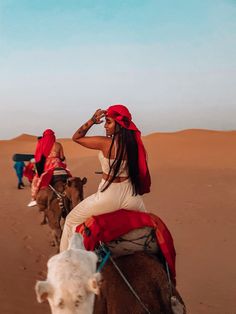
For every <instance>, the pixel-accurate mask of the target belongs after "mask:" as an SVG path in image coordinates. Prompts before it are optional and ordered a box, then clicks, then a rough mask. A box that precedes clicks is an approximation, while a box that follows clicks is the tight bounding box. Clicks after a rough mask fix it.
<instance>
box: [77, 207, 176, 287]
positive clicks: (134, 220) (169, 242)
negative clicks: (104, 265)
mask: <svg viewBox="0 0 236 314" xmlns="http://www.w3.org/2000/svg"><path fill="white" fill-rule="evenodd" d="M85 226H86V227H87V228H89V229H90V231H91V235H88V234H86V230H85ZM145 226H147V227H153V228H154V229H155V232H156V239H157V242H158V244H159V246H160V249H161V251H162V253H163V255H164V257H165V259H166V261H167V263H168V266H169V268H170V273H171V278H172V280H173V282H174V283H175V280H176V270H175V259H176V252H175V247H174V241H173V238H172V236H171V233H170V231H169V230H168V228H167V226H166V225H165V223H164V222H163V221H162V220H161V219H160V218H159V217H158V216H156V215H154V214H150V213H143V212H140V211H134V210H126V209H119V210H117V211H115V212H111V213H107V214H102V215H98V216H92V217H90V218H88V219H87V220H86V221H85V224H81V225H78V226H77V227H76V230H75V232H78V233H81V234H82V235H83V237H84V246H85V248H86V249H87V250H89V251H93V250H94V249H95V248H96V246H97V245H98V244H99V243H100V241H102V242H104V243H105V244H106V243H108V242H110V241H113V240H115V239H117V238H118V237H120V236H122V235H124V234H126V233H128V232H129V231H131V230H134V229H137V228H142V227H145Z"/></svg>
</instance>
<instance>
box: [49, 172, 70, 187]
mask: <svg viewBox="0 0 236 314" xmlns="http://www.w3.org/2000/svg"><path fill="white" fill-rule="evenodd" d="M68 177H69V174H68V172H67V171H66V169H64V168H55V169H54V170H53V173H52V178H51V181H50V184H51V185H54V184H55V183H56V182H58V181H63V182H64V183H66V181H67V179H68Z"/></svg>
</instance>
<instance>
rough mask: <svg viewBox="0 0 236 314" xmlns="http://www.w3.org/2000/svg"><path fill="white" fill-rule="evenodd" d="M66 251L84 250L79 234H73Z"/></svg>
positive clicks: (82, 239)
mask: <svg viewBox="0 0 236 314" xmlns="http://www.w3.org/2000/svg"><path fill="white" fill-rule="evenodd" d="M68 249H69V250H70V249H72V250H78V249H81V250H85V247H84V238H83V236H82V234H81V233H78V232H74V233H73V235H72V237H71V239H70V243H69V247H68Z"/></svg>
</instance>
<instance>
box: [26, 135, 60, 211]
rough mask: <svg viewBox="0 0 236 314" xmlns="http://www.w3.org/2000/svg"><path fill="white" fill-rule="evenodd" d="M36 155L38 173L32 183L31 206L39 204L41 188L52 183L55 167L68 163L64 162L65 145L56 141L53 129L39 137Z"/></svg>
mask: <svg viewBox="0 0 236 314" xmlns="http://www.w3.org/2000/svg"><path fill="white" fill-rule="evenodd" d="M34 157H35V166H36V170H37V173H36V175H35V176H34V179H33V181H32V185H31V197H32V200H31V201H30V203H29V204H28V206H29V207H32V206H35V205H37V203H36V195H37V193H38V191H39V189H40V188H42V187H46V186H48V185H49V184H50V181H51V179H52V175H53V171H54V169H55V168H64V169H66V164H65V163H63V161H64V160H65V156H64V151H63V147H62V145H61V144H60V143H58V142H56V137H55V134H54V132H53V130H51V129H47V130H45V131H44V132H43V136H42V137H40V138H39V140H38V143H37V147H36V150H35V155H34Z"/></svg>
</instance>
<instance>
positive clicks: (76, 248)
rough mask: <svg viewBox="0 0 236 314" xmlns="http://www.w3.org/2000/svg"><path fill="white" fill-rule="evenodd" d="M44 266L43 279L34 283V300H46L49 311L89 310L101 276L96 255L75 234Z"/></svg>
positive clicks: (75, 312)
mask: <svg viewBox="0 0 236 314" xmlns="http://www.w3.org/2000/svg"><path fill="white" fill-rule="evenodd" d="M47 266H48V275H47V279H46V281H38V282H37V283H36V286H35V290H36V295H37V300H38V302H43V301H46V300H48V302H49V304H50V307H51V311H52V314H59V313H60V314H90V313H93V305H94V298H95V294H98V293H99V281H100V279H101V276H100V273H97V272H96V266H97V256H96V254H95V253H93V252H89V251H86V250H85V249H84V245H83V238H82V236H81V235H80V234H78V233H75V234H74V235H73V237H72V239H71V241H70V246H69V248H68V250H66V251H64V252H62V253H60V254H57V255H55V256H53V257H52V258H50V259H49V261H48V265H47Z"/></svg>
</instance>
